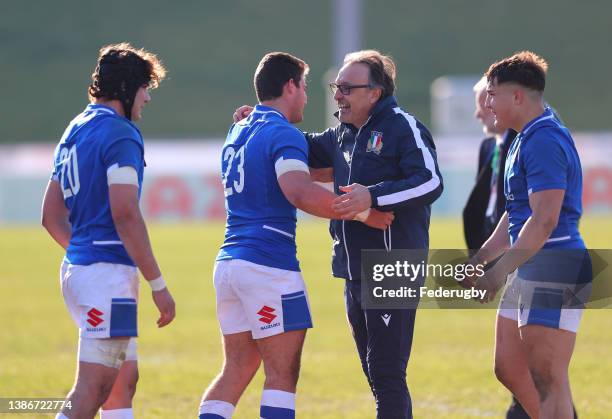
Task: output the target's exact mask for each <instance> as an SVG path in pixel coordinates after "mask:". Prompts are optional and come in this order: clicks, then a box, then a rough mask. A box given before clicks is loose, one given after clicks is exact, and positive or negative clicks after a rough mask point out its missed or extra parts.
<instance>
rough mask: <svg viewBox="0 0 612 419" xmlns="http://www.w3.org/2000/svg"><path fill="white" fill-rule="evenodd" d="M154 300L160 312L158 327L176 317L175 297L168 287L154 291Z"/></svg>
mask: <svg viewBox="0 0 612 419" xmlns="http://www.w3.org/2000/svg"><path fill="white" fill-rule="evenodd" d="M153 301H154V302H155V305H156V306H157V309H158V310H159V314H160V316H159V319H157V327H164V326H166V325H167V324H168V323H170V322H171V321H172V320H173V319H174V316H175V314H176V311H175V310H176V309H175V306H174V299H173V298H172V295H170V291H168V288H167V287H166V288H164V289H161V290H159V291H153Z"/></svg>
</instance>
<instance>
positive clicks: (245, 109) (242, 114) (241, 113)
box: [233, 105, 253, 122]
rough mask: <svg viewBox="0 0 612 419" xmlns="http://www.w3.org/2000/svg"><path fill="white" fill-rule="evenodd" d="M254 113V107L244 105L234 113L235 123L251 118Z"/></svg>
mask: <svg viewBox="0 0 612 419" xmlns="http://www.w3.org/2000/svg"><path fill="white" fill-rule="evenodd" d="M251 112H253V107H252V106H249V105H242V106H241V107H239V108H238V109H236V111H235V112H234V115H233V118H234V122H238V121H242V120H243V119H244V118H246V117H247V116H249V115H250V114H251Z"/></svg>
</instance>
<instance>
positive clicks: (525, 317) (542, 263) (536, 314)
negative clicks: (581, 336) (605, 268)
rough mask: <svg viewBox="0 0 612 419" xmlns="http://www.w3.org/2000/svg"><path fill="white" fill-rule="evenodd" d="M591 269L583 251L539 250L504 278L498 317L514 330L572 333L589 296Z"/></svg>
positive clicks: (587, 256) (577, 324)
mask: <svg viewBox="0 0 612 419" xmlns="http://www.w3.org/2000/svg"><path fill="white" fill-rule="evenodd" d="M591 281H592V267H591V259H590V256H589V254H588V252H587V251H586V250H584V249H582V250H579V249H571V250H570V249H554V250H552V249H543V250H540V252H538V253H537V254H536V255H534V256H533V257H532V258H531V259H530V260H528V261H527V262H525V263H524V264H523V265H521V266H520V267H519V268H518V269H517V270H516V271H515V272H513V273H512V274H510V275H509V276H508V281H507V283H506V288H505V289H504V293H503V296H502V299H501V302H500V306H499V310H498V315H499V316H502V317H505V318H509V319H511V320H515V321H517V322H518V326H519V327H521V326H525V325H528V324H538V325H541V326H546V327H551V328H554V329H563V330H567V331H570V332H574V333H575V332H576V331H577V330H578V326H579V324H580V319H581V318H582V313H583V310H584V307H585V305H586V303H587V302H588V300H589V297H590V295H591V283H592V282H591Z"/></svg>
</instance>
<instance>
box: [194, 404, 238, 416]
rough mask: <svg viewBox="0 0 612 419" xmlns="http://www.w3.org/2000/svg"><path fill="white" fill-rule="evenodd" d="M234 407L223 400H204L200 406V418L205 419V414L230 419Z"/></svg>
mask: <svg viewBox="0 0 612 419" xmlns="http://www.w3.org/2000/svg"><path fill="white" fill-rule="evenodd" d="M234 409H235V406H234V405H233V404H231V403H229V402H224V401H223V400H206V401H204V400H203V401H202V403H201V404H200V418H202V417H203V418H204V419H206V416H203V415H206V414H207V413H210V414H213V415H219V416H221V417H223V418H224V419H231V417H232V415H233V414H234Z"/></svg>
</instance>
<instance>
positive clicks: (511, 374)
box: [493, 358, 516, 387]
mask: <svg viewBox="0 0 612 419" xmlns="http://www.w3.org/2000/svg"><path fill="white" fill-rule="evenodd" d="M493 370H494V371H495V377H497V379H498V380H499V382H500V383H502V384H504V385H505V386H506V387H512V385H513V384H514V382H515V381H516V379H515V375H516V371H515V370H514V369H513V368H512V365H510V364H509V363H508V362H506V361H504V360H501V359H498V358H496V359H495V364H494V365H493Z"/></svg>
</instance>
